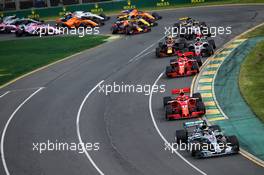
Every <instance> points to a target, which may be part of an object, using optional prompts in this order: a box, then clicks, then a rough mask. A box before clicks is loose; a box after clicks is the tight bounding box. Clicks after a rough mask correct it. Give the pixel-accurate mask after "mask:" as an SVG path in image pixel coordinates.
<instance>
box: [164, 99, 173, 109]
mask: <svg viewBox="0 0 264 175" xmlns="http://www.w3.org/2000/svg"><path fill="white" fill-rule="evenodd" d="M171 100H172V98H171V97H163V106H164V107H165V106H167V105H168V102H169V101H171Z"/></svg>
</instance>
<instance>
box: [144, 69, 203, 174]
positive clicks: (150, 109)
mask: <svg viewBox="0 0 264 175" xmlns="http://www.w3.org/2000/svg"><path fill="white" fill-rule="evenodd" d="M163 74H164V72H162V73H161V74H160V75H159V77H158V78H157V79H156V80H155V82H154V84H153V86H155V85H156V84H157V82H158V81H159V79H160V78H161V77H162V76H163ZM152 94H153V88H152V89H151V93H150V95H149V112H150V116H151V119H152V122H153V125H154V127H155V129H156V131H157V132H158V134H159V135H160V137H161V138H162V140H163V141H164V142H165V144H167V145H169V146H170V148H171V150H173V152H174V153H175V154H177V155H178V156H179V157H180V158H181V159H182V160H183V161H184V162H186V163H187V164H188V165H190V166H191V167H192V168H194V169H195V170H196V171H198V172H199V173H201V174H203V175H206V173H205V172H203V171H202V170H200V169H199V168H197V167H196V166H195V165H193V164H192V163H191V162H189V161H188V160H187V159H185V158H184V157H183V156H182V155H181V154H180V153H179V152H178V151H176V150H175V149H174V148H173V147H172V146H171V144H169V142H168V141H167V140H166V138H165V137H164V136H163V135H162V133H161V132H160V130H159V127H158V125H157V123H156V121H155V118H154V115H153V111H152Z"/></svg>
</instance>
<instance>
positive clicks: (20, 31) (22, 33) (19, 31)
mask: <svg viewBox="0 0 264 175" xmlns="http://www.w3.org/2000/svg"><path fill="white" fill-rule="evenodd" d="M23 35H24V31H23V30H17V31H16V37H21V36H23Z"/></svg>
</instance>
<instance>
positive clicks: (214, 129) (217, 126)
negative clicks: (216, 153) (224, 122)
mask: <svg viewBox="0 0 264 175" xmlns="http://www.w3.org/2000/svg"><path fill="white" fill-rule="evenodd" d="M209 128H210V129H211V130H213V131H218V132H221V131H222V130H221V128H220V126H219V125H212V126H209Z"/></svg>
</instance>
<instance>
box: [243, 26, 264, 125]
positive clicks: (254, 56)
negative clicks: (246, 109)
mask: <svg viewBox="0 0 264 175" xmlns="http://www.w3.org/2000/svg"><path fill="white" fill-rule="evenodd" d="M255 36H264V25H262V26H260V27H258V28H257V29H255V30H253V31H252V32H249V33H248V34H246V35H245V36H243V37H255ZM263 48H264V41H262V42H259V43H258V44H257V45H256V47H255V48H254V49H253V50H252V51H251V52H250V54H249V55H248V56H247V57H246V59H245V61H244V62H243V64H242V65H241V69H240V74H239V86H240V91H241V93H242V95H243V97H244V98H245V100H246V101H247V103H248V104H249V106H250V107H251V109H252V110H253V111H254V112H255V114H256V115H257V116H258V117H259V118H260V119H261V120H262V121H263V122H264V108H263V106H264V100H263V99H264V79H263V75H264V53H263Z"/></svg>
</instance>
